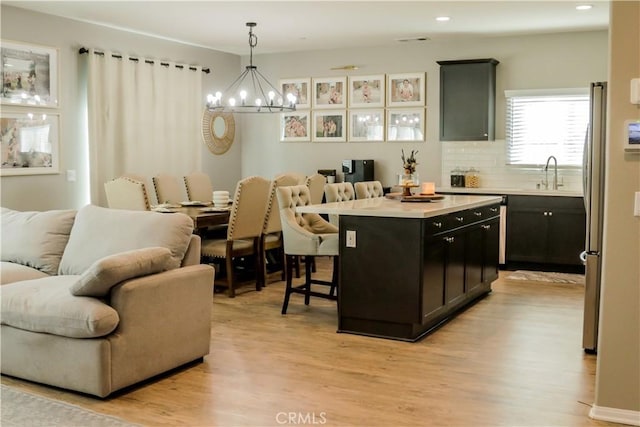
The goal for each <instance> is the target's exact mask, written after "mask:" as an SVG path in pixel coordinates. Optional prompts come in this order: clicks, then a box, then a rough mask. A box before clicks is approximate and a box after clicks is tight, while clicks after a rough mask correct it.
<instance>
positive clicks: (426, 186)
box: [420, 182, 436, 194]
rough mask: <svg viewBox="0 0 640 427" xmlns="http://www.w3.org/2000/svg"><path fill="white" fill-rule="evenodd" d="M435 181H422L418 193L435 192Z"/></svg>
mask: <svg viewBox="0 0 640 427" xmlns="http://www.w3.org/2000/svg"><path fill="white" fill-rule="evenodd" d="M435 193H436V183H435V182H423V183H422V188H421V191H420V194H435Z"/></svg>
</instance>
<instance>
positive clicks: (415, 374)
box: [2, 259, 613, 426]
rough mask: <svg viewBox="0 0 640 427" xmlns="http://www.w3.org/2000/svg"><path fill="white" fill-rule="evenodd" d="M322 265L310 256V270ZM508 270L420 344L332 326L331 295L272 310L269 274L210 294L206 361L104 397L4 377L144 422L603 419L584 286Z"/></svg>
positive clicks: (278, 289)
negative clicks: (597, 412) (589, 349)
mask: <svg viewBox="0 0 640 427" xmlns="http://www.w3.org/2000/svg"><path fill="white" fill-rule="evenodd" d="M328 268H329V263H328V260H322V259H319V261H318V270H319V274H320V275H321V276H325V277H326V278H328V276H329V272H328ZM506 276H507V274H501V277H500V279H498V280H497V281H496V282H495V283H494V285H493V289H494V290H493V292H492V293H491V294H490V295H489V296H488V297H487V298H484V299H483V300H481V301H480V302H478V303H477V304H475V305H473V306H472V307H470V308H469V309H468V310H466V311H465V312H464V313H462V314H461V315H459V316H458V317H457V318H455V319H453V320H452V321H450V322H448V323H447V324H445V325H444V326H443V327H442V328H440V329H438V330H437V331H436V332H435V333H433V334H431V335H429V336H427V337H426V338H425V339H423V340H421V341H419V342H417V343H407V342H401V341H393V340H385V339H378V338H370V337H363V336H358V335H350V334H338V333H336V328H337V313H336V305H335V302H332V301H326V300H321V299H312V300H311V305H310V306H308V307H307V306H304V303H303V296H301V295H293V296H292V297H291V302H290V304H289V310H288V313H287V315H285V316H282V315H281V314H280V309H281V304H282V297H283V293H284V283H283V282H274V283H271V284H269V285H268V286H267V287H266V288H265V289H264V290H263V291H261V292H256V291H255V290H252V289H251V288H250V287H249V288H241V289H240V290H239V292H238V296H237V297H236V298H233V299H230V298H227V297H226V296H225V295H223V294H215V295H214V296H213V298H212V334H211V335H212V336H211V354H210V355H209V356H207V357H206V358H205V360H204V363H201V364H194V365H191V366H189V367H186V368H183V369H180V370H177V371H174V372H172V373H170V374H169V375H164V376H162V377H160V378H156V379H154V380H153V381H149V382H146V383H145V384H143V385H141V386H138V387H135V388H132V389H129V390H126V392H124V393H118V394H117V395H116V396H114V397H111V398H109V399H106V400H100V399H94V398H91V397H88V396H84V395H79V394H76V393H71V392H66V391H64V390H59V389H55V388H51V387H45V386H40V385H38V384H34V383H29V382H26V381H22V380H18V379H15V378H10V377H6V376H3V377H2V383H3V384H7V385H11V386H13V387H17V388H20V389H23V390H26V391H31V392H34V393H37V394H39V395H43V396H46V397H51V398H56V399H59V400H62V401H65V402H68V403H72V404H76V405H80V406H82V407H86V408H88V409H91V410H94V411H97V412H101V413H105V414H109V415H114V416H117V417H120V418H123V419H125V420H128V421H131V422H135V423H140V424H144V425H152V426H277V425H286V424H297V425H300V424H314V423H315V424H316V425H317V424H322V425H327V426H361V425H366V426H417V425H420V426H497V425H505V426H516V425H517V426H542V425H545V426H605V425H613V424H611V423H604V422H598V421H594V420H591V419H589V418H588V416H587V414H588V412H589V408H590V407H589V405H590V404H591V403H592V402H593V400H594V384H595V360H596V358H595V356H592V355H587V354H585V353H584V352H583V351H582V348H581V334H582V298H583V293H584V288H583V287H582V286H581V285H575V284H554V283H546V282H526V281H520V280H508V279H506ZM151 357H152V356H151ZM290 414H291V415H290ZM289 416H292V417H293V418H292V419H289V418H288V417H289ZM283 421H284V422H283Z"/></svg>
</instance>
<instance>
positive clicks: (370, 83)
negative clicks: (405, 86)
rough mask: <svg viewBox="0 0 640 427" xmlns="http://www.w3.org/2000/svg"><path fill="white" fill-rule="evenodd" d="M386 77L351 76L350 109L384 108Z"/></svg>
mask: <svg viewBox="0 0 640 427" xmlns="http://www.w3.org/2000/svg"><path fill="white" fill-rule="evenodd" d="M385 83H386V80H385V75H384V74H376V75H369V76H349V108H379V107H384V101H385Z"/></svg>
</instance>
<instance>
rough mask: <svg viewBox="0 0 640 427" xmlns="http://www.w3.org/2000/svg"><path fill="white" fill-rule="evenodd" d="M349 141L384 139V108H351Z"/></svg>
mask: <svg viewBox="0 0 640 427" xmlns="http://www.w3.org/2000/svg"><path fill="white" fill-rule="evenodd" d="M349 141H370V142H373V141H384V109H382V108H379V109H378V108H374V109H369V110H349Z"/></svg>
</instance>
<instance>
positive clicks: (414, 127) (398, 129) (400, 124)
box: [387, 108, 425, 141]
mask: <svg viewBox="0 0 640 427" xmlns="http://www.w3.org/2000/svg"><path fill="white" fill-rule="evenodd" d="M424 118H425V114H424V108H406V109H393V110H387V141H424V130H425V123H424Z"/></svg>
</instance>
